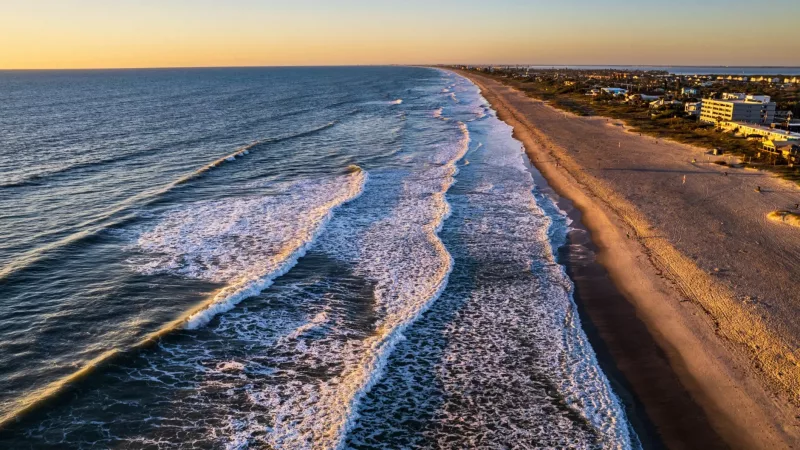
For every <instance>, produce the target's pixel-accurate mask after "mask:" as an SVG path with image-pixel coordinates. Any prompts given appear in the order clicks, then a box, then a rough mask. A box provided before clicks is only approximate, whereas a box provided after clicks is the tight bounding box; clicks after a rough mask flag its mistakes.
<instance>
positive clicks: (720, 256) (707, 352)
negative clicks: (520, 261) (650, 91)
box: [462, 73, 800, 449]
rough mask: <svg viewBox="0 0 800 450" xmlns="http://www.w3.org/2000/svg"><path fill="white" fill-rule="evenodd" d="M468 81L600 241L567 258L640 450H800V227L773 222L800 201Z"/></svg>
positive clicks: (661, 146)
mask: <svg viewBox="0 0 800 450" xmlns="http://www.w3.org/2000/svg"><path fill="white" fill-rule="evenodd" d="M462 75H465V76H468V77H469V78H470V79H472V80H473V81H474V82H476V84H478V86H479V87H480V88H481V90H482V91H483V95H484V97H485V98H486V99H487V100H488V101H489V102H490V103H491V104H492V106H493V108H494V109H495V110H497V111H498V114H499V116H500V118H501V119H502V120H504V121H506V122H507V123H509V124H510V125H511V126H513V127H514V129H515V136H516V137H517V138H518V139H520V140H521V141H522V142H523V143H524V145H525V148H526V150H527V153H528V155H529V157H530V159H531V161H532V162H533V164H534V165H535V166H536V168H537V169H538V170H539V171H540V172H541V174H542V175H543V176H544V177H545V178H546V179H547V181H548V183H549V184H550V186H551V187H552V188H553V189H554V190H555V192H557V193H558V194H559V195H560V196H562V197H564V198H566V199H568V200H569V201H570V202H571V203H572V204H574V206H575V208H576V209H577V211H578V213H579V214H580V216H581V217H580V218H581V222H582V223H583V224H584V225H585V226H586V228H587V230H588V231H589V232H590V234H591V242H587V243H584V244H585V245H583V246H581V245H577V246H572V247H569V248H573V249H579V251H582V250H580V249H581V248H585V249H589V253H591V254H590V255H588V257H587V255H582V256H581V255H573V256H576V259H575V260H573V258H572V257H571V256H570V255H569V248H567V249H565V250H564V251H565V252H566V253H565V254H563V255H562V257H563V258H564V259H565V262H566V263H567V266H568V268H569V270H570V272H571V275H572V276H573V278H574V280H575V283H576V297H577V300H578V302H579V304H580V307H581V309H582V313H583V316H584V317H585V318H586V319H587V320H586V322H587V332H588V333H589V334H590V338H591V339H592V340H593V344H594V345H595V348H596V349H597V351H598V354H599V356H600V357H601V359H603V360H605V362H604V364H605V366H606V367H604V369H605V370H606V371H607V373H609V376H610V378H612V382H613V383H614V384H615V387H616V388H617V391H618V392H619V393H620V396H621V397H622V398H623V400H624V401H625V402H626V404H627V407H628V411H629V414H631V415H632V416H635V417H634V418H633V419H632V420H633V421H634V422H637V421H638V422H639V423H638V424H637V423H635V426H636V428H637V431H638V432H639V434H644V435H645V436H643V441H645V442H644V443H645V445H646V446H647V447H651V448H658V447H659V446H661V445H665V446H666V447H668V448H687V449H688V448H698V449H700V448H725V447H730V448H742V449H745V448H746V449H753V448H798V444H797V443H798V440H800V432H799V431H798V421H799V420H800V416H798V414H800V411H798V408H797V403H798V400H800V397H799V395H800V364H798V358H799V357H800V354H798V343H799V342H800V320H798V315H800V292H798V290H797V289H795V287H794V284H793V281H794V280H796V279H797V278H798V277H797V275H799V274H800V230H798V229H795V228H793V227H789V226H786V225H784V224H779V223H772V222H768V221H767V219H766V214H767V213H768V212H769V211H771V210H774V209H786V208H787V207H791V206H793V205H794V204H795V203H800V190H798V189H797V188H795V187H794V186H792V185H791V184H789V183H787V182H784V181H782V180H779V179H776V178H775V177H773V176H771V175H770V174H767V173H762V172H753V171H749V170H743V169H730V168H722V167H720V166H717V165H716V164H713V163H711V161H713V160H711V161H709V160H708V157H707V156H706V155H705V154H704V150H702V149H698V148H695V147H691V146H687V145H683V144H678V143H671V142H666V141H660V142H658V141H656V140H654V139H653V138H649V137H646V136H645V137H643V136H639V135H638V134H636V133H630V132H628V131H627V130H626V128H625V127H624V126H622V124H620V123H617V122H615V121H609V120H607V119H605V118H580V117H576V116H572V115H570V114H565V113H564V112H563V111H558V110H556V109H554V108H552V107H550V106H548V105H546V104H544V103H542V102H540V101H537V100H535V99H531V98H528V97H527V96H526V95H525V94H524V93H521V92H519V91H516V90H514V89H511V88H509V87H507V86H504V85H502V84H500V83H499V82H498V81H495V80H493V79H489V78H487V77H483V76H480V75H476V74H472V73H462ZM693 159H694V160H696V161H695V162H692V160H693ZM715 159H717V158H715ZM724 171H727V172H728V175H727V176H726V175H724V174H723V172H724ZM684 176H685V177H686V178H685V179H686V181H685V182H684ZM755 186H760V188H761V192H755ZM573 238H576V239H580V237H579V236H573ZM592 243H593V244H592ZM593 245H594V246H596V260H597V262H599V265H596V264H595V265H592V263H593V262H594V257H593V256H594V253H595V252H594V251H593V250H592V246H593ZM587 261H588V262H587ZM606 271H607V274H608V276H606V273H605V272H606ZM609 277H610V279H611V280H612V281H613V285H611V286H610V287H609V283H608V282H607V280H608V278H609ZM604 280H605V281H604ZM592 336H594V337H592ZM604 356H605V357H604ZM637 408H638V409H641V410H643V411H640V410H637ZM637 416H638V418H637Z"/></svg>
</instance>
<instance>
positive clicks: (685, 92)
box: [681, 87, 697, 97]
mask: <svg viewBox="0 0 800 450" xmlns="http://www.w3.org/2000/svg"><path fill="white" fill-rule="evenodd" d="M681 95H686V96H692V97H693V96H695V95H697V88H693V87H685V88H683V89H681Z"/></svg>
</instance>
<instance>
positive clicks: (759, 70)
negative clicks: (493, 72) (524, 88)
mask: <svg viewBox="0 0 800 450" xmlns="http://www.w3.org/2000/svg"><path fill="white" fill-rule="evenodd" d="M496 66H504V67H505V66H512V67H513V66H519V67H530V68H532V69H577V70H601V69H609V70H627V71H636V70H638V71H651V70H656V71H658V70H663V71H667V72H669V73H672V74H675V75H800V66H672V65H665V66H659V65H613V64H608V65H602V64H601V65H569V64H552V65H549V64H535V65H528V64H496Z"/></svg>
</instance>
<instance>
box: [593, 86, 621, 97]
mask: <svg viewBox="0 0 800 450" xmlns="http://www.w3.org/2000/svg"><path fill="white" fill-rule="evenodd" d="M600 90H601V91H603V92H604V93H606V94H611V95H613V96H614V97H619V96H621V95H623V96H624V95H625V94H627V93H628V90H627V89H622V88H613V87H608V88H602V89H600Z"/></svg>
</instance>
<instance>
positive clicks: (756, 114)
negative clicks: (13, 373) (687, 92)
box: [700, 94, 775, 124]
mask: <svg viewBox="0 0 800 450" xmlns="http://www.w3.org/2000/svg"><path fill="white" fill-rule="evenodd" d="M774 117H775V102H771V101H770V98H769V96H768V95H745V94H723V96H722V99H721V100H712V99H703V105H702V107H701V109H700V120H701V121H703V122H719V121H730V122H746V123H756V124H770V123H772V119H773V118H774Z"/></svg>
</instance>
